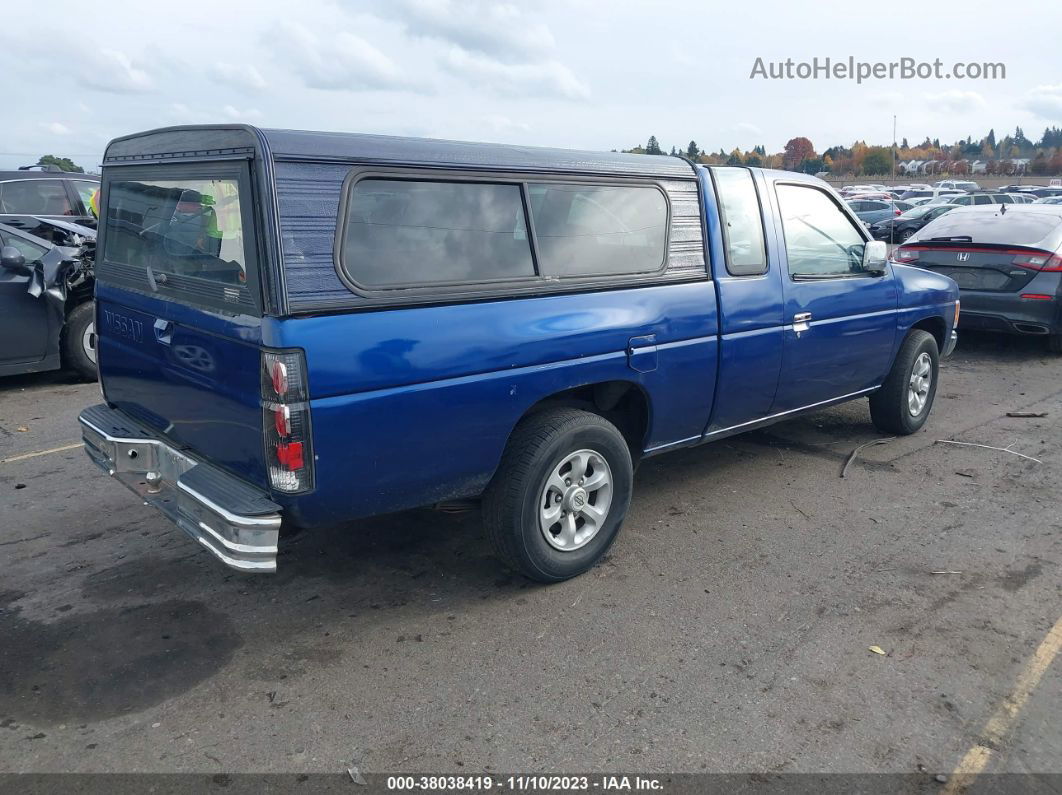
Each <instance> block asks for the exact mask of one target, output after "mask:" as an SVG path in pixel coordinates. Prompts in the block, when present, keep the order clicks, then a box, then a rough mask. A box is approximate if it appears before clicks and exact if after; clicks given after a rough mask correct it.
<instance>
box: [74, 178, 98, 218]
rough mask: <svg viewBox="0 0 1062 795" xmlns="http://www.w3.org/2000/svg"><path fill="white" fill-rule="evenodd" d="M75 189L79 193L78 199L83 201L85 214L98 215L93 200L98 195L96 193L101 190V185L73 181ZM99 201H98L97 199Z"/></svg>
mask: <svg viewBox="0 0 1062 795" xmlns="http://www.w3.org/2000/svg"><path fill="white" fill-rule="evenodd" d="M71 182H72V184H73V186H74V189H75V190H76V191H77V195H78V197H79V198H80V199H81V204H82V205H83V206H84V208H85V209H84V212H85V214H86V215H96V209H95V208H94V206H93V202H92V199H93V197H94V196H95V195H96V192H97V191H98V190H99V189H100V186H99V183H96V182H88V181H87V180H83V179H75V180H71ZM97 201H98V199H97Z"/></svg>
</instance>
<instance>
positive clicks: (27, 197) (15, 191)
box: [0, 179, 74, 215]
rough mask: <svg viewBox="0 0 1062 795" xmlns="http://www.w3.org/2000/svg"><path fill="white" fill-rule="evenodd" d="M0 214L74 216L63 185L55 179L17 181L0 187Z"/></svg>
mask: <svg viewBox="0 0 1062 795" xmlns="http://www.w3.org/2000/svg"><path fill="white" fill-rule="evenodd" d="M0 212H4V213H12V214H15V215H74V208H73V207H72V206H71V205H70V198H69V197H68V196H67V195H66V188H65V187H63V183H62V182H60V181H59V180H55V179H19V180H12V181H11V182H5V183H3V185H0Z"/></svg>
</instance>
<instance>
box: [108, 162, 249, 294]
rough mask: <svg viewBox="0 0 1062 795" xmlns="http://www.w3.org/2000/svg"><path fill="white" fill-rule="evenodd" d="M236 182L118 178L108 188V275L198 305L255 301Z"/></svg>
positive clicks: (246, 226)
mask: <svg viewBox="0 0 1062 795" xmlns="http://www.w3.org/2000/svg"><path fill="white" fill-rule="evenodd" d="M246 198H247V197H245V196H244V195H243V188H242V186H241V182H240V180H239V179H238V178H235V177H227V176H226V177H220V176H219V177H202V178H197V177H184V178H174V179H159V178H154V177H142V178H138V179H114V180H112V181H111V182H110V183H109V184H108V187H107V207H106V217H105V220H104V226H105V235H104V251H103V261H104V263H105V264H106V266H108V267H113V268H114V270H112V271H108V270H107V269H106V268H105V270H104V273H103V278H104V279H105V280H106V279H107V278H108V276H109V275H112V274H117V275H120V276H122V275H124V276H126V277H130V278H139V279H140V280H142V281H144V282H146V286H147V287H149V289H150V290H152V291H154V292H158V293H160V294H162V295H164V296H166V297H170V298H175V299H177V300H184V301H187V302H191V303H207V304H212V305H216V304H221V305H224V306H228V305H234V304H235V305H239V304H253V301H252V300H251V293H250V291H249V289H248V274H249V267H248V265H249V255H248V251H249V250H250V246H249V245H248V243H249V242H250V241H248V240H247V234H246V230H247V229H249V228H250V225H249V224H248V223H246V222H245V221H246V219H245V214H246V211H245V208H246V207H247V204H248V203H247V201H246Z"/></svg>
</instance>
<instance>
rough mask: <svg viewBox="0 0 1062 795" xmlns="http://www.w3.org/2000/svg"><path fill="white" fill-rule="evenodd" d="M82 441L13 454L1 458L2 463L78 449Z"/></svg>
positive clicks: (0, 462)
mask: <svg viewBox="0 0 1062 795" xmlns="http://www.w3.org/2000/svg"><path fill="white" fill-rule="evenodd" d="M81 444H82V443H81V442H75V443H74V444H67V445H63V446H62V447H53V448H52V449H51V450H38V451H37V452H36V453H23V454H22V455H13V456H11V457H10V458H4V459H2V460H0V464H10V463H12V462H13V461H25V460H26V459H27V458H36V457H37V456H42V455H49V454H50V453H62V452H65V451H66V450H76V449H77V448H79V447H81Z"/></svg>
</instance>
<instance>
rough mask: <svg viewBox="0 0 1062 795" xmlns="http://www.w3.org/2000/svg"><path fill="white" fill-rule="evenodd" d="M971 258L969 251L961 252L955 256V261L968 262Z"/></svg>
mask: <svg viewBox="0 0 1062 795" xmlns="http://www.w3.org/2000/svg"><path fill="white" fill-rule="evenodd" d="M969 258H970V252H969V251H960V252H959V253H958V254H956V255H955V259H957V260H958V261H959V262H966V260H968V259H969Z"/></svg>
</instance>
